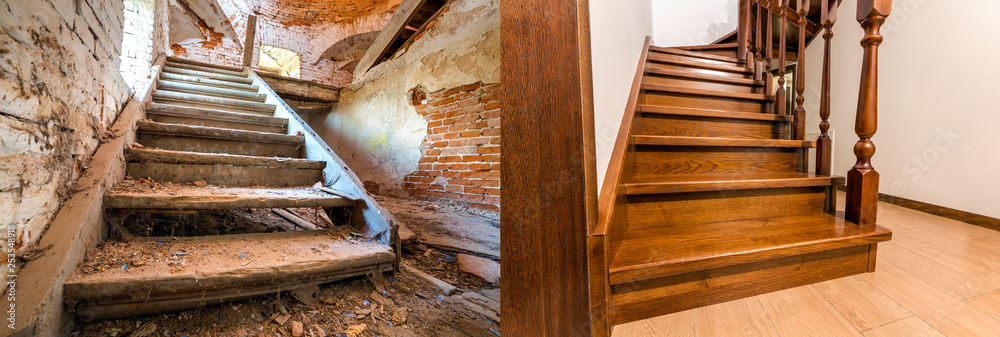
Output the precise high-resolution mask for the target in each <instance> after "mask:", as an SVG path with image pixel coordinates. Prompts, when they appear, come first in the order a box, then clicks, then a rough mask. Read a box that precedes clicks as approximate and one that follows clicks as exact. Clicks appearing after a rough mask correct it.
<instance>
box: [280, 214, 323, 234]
mask: <svg viewBox="0 0 1000 337" xmlns="http://www.w3.org/2000/svg"><path fill="white" fill-rule="evenodd" d="M271 211H272V212H274V214H277V215H279V216H281V217H282V218H285V219H286V220H288V221H291V222H292V223H294V224H295V225H296V226H299V227H302V229H305V230H307V231H314V230H318V229H319V227H318V226H316V224H314V223H312V222H309V221H306V220H305V219H302V218H300V217H298V216H297V215H295V214H292V213H291V212H289V211H286V210H283V209H272V210H271Z"/></svg>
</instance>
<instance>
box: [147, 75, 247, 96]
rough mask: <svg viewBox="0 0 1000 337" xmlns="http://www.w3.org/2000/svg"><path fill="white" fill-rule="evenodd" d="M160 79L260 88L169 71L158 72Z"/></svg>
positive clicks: (240, 87)
mask: <svg viewBox="0 0 1000 337" xmlns="http://www.w3.org/2000/svg"><path fill="white" fill-rule="evenodd" d="M160 79H161V80H169V81H177V82H187V83H192V84H199V85H204V86H211V87H216V88H223V89H232V90H240V91H247V92H253V93H255V92H258V91H260V88H259V87H257V86H256V85H252V84H243V83H234V82H228V81H220V80H215V79H211V78H204V77H198V76H191V75H181V74H170V73H160Z"/></svg>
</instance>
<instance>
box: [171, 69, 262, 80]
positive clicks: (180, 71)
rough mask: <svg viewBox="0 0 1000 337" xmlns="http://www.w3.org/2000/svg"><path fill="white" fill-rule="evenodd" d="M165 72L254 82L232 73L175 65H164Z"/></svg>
mask: <svg viewBox="0 0 1000 337" xmlns="http://www.w3.org/2000/svg"><path fill="white" fill-rule="evenodd" d="M163 72H164V73H168V74H178V75H188V76H196V77H202V78H209V79H213V80H219V81H225V82H232V83H240V84H253V80H251V79H250V78H248V77H239V76H230V75H223V74H219V73H211V72H206V71H198V70H190V69H183V68H174V67H171V66H164V67H163Z"/></svg>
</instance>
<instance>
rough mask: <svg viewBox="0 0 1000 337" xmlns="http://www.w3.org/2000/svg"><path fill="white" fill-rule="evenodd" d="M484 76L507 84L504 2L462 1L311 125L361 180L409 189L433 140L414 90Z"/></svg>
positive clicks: (385, 190) (387, 190)
mask: <svg viewBox="0 0 1000 337" xmlns="http://www.w3.org/2000/svg"><path fill="white" fill-rule="evenodd" d="M479 82H482V83H483V85H489V84H497V83H499V82H500V0H454V1H453V2H452V3H451V4H450V5H449V6H448V8H446V12H444V13H443V14H442V15H441V16H440V17H439V18H438V22H437V23H436V24H435V25H434V26H433V27H431V28H430V29H429V30H428V31H427V32H426V33H425V34H424V36H423V37H421V38H420V39H418V40H417V41H416V42H414V43H413V45H411V46H410V48H409V50H407V51H405V52H404V53H402V54H398V55H397V57H395V58H394V59H392V60H389V61H386V62H384V63H381V64H379V65H377V66H375V67H373V68H372V69H371V70H369V71H368V72H366V73H365V74H363V75H361V77H359V78H355V80H354V82H353V83H352V84H351V85H350V86H348V87H346V88H344V90H343V91H342V92H341V97H340V102H339V103H338V104H337V106H335V107H334V108H333V110H332V112H331V113H329V114H326V115H322V114H320V115H317V116H314V117H313V118H312V123H311V124H312V126H313V128H314V129H315V130H317V132H319V133H320V135H321V136H322V137H323V139H325V140H326V141H327V143H328V144H330V146H331V147H332V148H333V150H334V151H336V152H337V154H339V155H340V156H341V158H343V159H344V161H345V162H347V164H348V165H349V166H350V167H351V168H352V169H353V170H354V171H355V172H356V173H357V174H358V176H359V178H360V179H361V180H363V181H373V182H375V183H377V184H378V185H379V188H380V192H381V193H382V194H390V195H407V193H406V192H405V191H404V190H403V188H402V186H403V182H404V179H405V177H406V176H407V175H408V174H411V173H414V172H416V171H417V170H418V163H419V162H420V160H421V158H422V156H423V153H422V151H421V150H422V149H421V146H422V144H423V143H424V141H425V139H429V138H428V137H429V136H428V128H427V127H428V121H427V120H425V119H424V117H423V116H421V115H420V114H418V113H417V110H416V109H415V107H414V104H413V102H411V97H412V96H411V90H412V89H414V88H417V87H422V88H423V90H426V92H428V93H432V92H438V91H441V90H445V89H452V88H457V87H461V86H464V85H469V84H475V83H479ZM418 103H419V102H418ZM432 136H433V135H432Z"/></svg>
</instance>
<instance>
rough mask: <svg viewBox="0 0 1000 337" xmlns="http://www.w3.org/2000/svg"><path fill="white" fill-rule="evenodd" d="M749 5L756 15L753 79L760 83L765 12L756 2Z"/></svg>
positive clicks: (762, 77) (762, 74) (762, 76)
mask: <svg viewBox="0 0 1000 337" xmlns="http://www.w3.org/2000/svg"><path fill="white" fill-rule="evenodd" d="M751 5H752V6H753V7H751V8H754V9H756V10H757V15H756V18H757V31H756V35H755V36H756V38H755V39H754V47H753V49H754V58H753V63H754V66H755V67H757V71H755V72H754V73H753V79H755V80H758V81H761V80H763V79H764V73H763V71H764V70H763V69H761V68H763V65H762V64H761V62H763V58H764V55H763V48H762V47H761V44H763V39H762V38H761V37H762V36H763V34H764V33H763V32H762V30H763V27H762V24H763V22H762V20H763V17H764V15H765V14H764V13H765V12H764V7H762V6H761V5H760V4H759V3H757V1H756V0H755V1H754V2H753V3H752V4H751ZM767 94H770V93H769V92H768V93H767Z"/></svg>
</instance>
